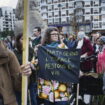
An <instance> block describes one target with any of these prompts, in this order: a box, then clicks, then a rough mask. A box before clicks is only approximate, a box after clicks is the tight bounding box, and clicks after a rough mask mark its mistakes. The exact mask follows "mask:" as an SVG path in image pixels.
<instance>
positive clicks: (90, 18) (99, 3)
mask: <svg viewBox="0 0 105 105" xmlns="http://www.w3.org/2000/svg"><path fill="white" fill-rule="evenodd" d="M40 8H41V15H42V17H43V19H44V20H46V21H47V24H48V25H49V26H64V27H66V29H67V30H69V31H72V30H73V26H74V25H75V26H77V28H78V30H79V29H81V28H82V29H84V30H85V31H86V32H87V33H88V32H91V31H93V30H105V0H41V2H40Z"/></svg>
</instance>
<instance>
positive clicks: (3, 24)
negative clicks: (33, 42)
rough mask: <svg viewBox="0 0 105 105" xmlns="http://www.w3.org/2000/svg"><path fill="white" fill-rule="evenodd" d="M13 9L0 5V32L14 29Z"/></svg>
mask: <svg viewBox="0 0 105 105" xmlns="http://www.w3.org/2000/svg"><path fill="white" fill-rule="evenodd" d="M15 21H16V18H15V10H14V9H13V8H11V7H0V32H2V31H6V30H9V31H11V30H14V22H15Z"/></svg>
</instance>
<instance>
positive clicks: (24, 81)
mask: <svg viewBox="0 0 105 105" xmlns="http://www.w3.org/2000/svg"><path fill="white" fill-rule="evenodd" d="M28 15H29V0H24V25H23V64H27V63H28V46H29V40H28V39H29V38H28V33H29V30H28V26H29V25H28V22H29V21H28V19H29V16H28ZM27 88H28V77H27V76H22V105H27Z"/></svg>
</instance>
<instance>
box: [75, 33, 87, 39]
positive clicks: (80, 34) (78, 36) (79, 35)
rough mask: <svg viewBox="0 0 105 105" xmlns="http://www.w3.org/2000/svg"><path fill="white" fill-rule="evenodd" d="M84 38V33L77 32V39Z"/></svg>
mask: <svg viewBox="0 0 105 105" xmlns="http://www.w3.org/2000/svg"><path fill="white" fill-rule="evenodd" d="M85 36H86V35H85V32H83V31H80V32H78V35H77V38H80V39H83V38H84V37H85Z"/></svg>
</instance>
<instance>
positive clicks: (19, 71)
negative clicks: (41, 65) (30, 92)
mask: <svg viewBox="0 0 105 105" xmlns="http://www.w3.org/2000/svg"><path fill="white" fill-rule="evenodd" d="M30 74H31V69H30V64H26V65H21V66H20V65H19V63H18V60H17V58H16V56H15V55H14V53H13V52H12V51H10V50H9V49H7V48H6V47H5V44H4V43H3V42H2V41H0V98H1V99H2V100H3V104H2V105H18V103H17V101H16V96H15V92H14V91H15V89H17V88H19V87H21V76H22V75H26V76H29V75H30ZM20 89H21V88H20ZM1 99H0V100H1ZM0 105H1V104H0Z"/></svg>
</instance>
